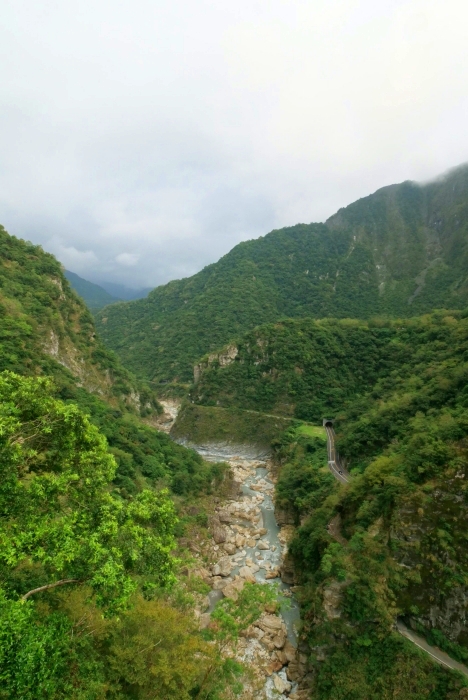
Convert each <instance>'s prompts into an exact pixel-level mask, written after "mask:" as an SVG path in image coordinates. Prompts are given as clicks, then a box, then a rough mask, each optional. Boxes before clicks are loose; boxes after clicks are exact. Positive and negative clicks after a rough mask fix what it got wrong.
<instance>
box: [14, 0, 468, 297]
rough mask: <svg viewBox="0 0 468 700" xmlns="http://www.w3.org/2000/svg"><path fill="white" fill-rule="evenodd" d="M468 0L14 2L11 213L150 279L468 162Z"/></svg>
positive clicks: (93, 275)
mask: <svg viewBox="0 0 468 700" xmlns="http://www.w3.org/2000/svg"><path fill="white" fill-rule="evenodd" d="M467 26H468V3H467V2H466V0H444V2H441V0H377V1H376V0H332V1H330V0H305V1H302V0H287V1H283V0H236V2H228V1H227V0H216V1H215V0H132V1H131V2H130V0H112V1H111V0H80V1H79V2H77V1H76V0H75V2H63V0H41V1H40V2H39V1H37V0H36V1H34V0H3V1H2V22H1V27H0V66H1V69H0V70H1V80H0V223H2V224H3V225H4V226H5V227H6V228H7V230H8V231H9V232H10V233H12V234H14V235H16V236H19V237H22V238H26V239H28V240H30V241H33V242H34V243H39V244H41V245H42V246H43V247H44V249H45V250H48V251H50V252H52V253H53V254H54V255H56V256H57V258H58V259H59V260H60V261H61V262H62V263H63V265H64V266H65V267H66V268H68V269H70V270H72V271H73V272H76V273H78V274H79V275H81V276H83V277H85V278H87V279H90V280H92V281H100V280H106V281H112V282H119V283H121V284H125V285H127V286H130V287H136V288H138V287H148V286H156V285H158V284H162V283H165V282H167V281H169V280H171V279H175V278H180V277H185V276H187V275H191V274H193V273H195V272H197V271H198V270H200V269H201V268H202V267H204V266H205V265H206V264H208V263H211V262H214V261H216V260H217V259H219V257H221V256H222V255H224V254H225V253H227V252H228V251H229V250H230V249H231V248H232V247H234V245H236V243H238V242H240V241H242V240H247V239H250V238H256V237H258V236H261V235H264V234H266V233H267V232H268V231H270V230H272V229H274V228H280V227H282V226H288V225H293V224H296V223H299V222H305V223H309V222H311V221H323V220H325V219H326V218H327V217H328V216H330V215H332V214H333V213H334V212H335V211H336V210H337V209H338V208H340V207H342V206H346V205H347V204H349V203H351V202H352V201H354V200H356V199H358V198H359V197H362V196H365V195H367V194H370V193H371V192H373V191H375V190H376V189H378V188H379V187H382V186H385V185H388V184H391V183H394V182H401V181H403V180H407V179H411V180H418V181H424V180H428V179H431V178H433V177H435V176H437V175H439V174H440V173H442V172H444V171H446V170H447V169H449V168H451V167H453V166H456V165H458V164H460V163H463V162H467V161H468V128H467V125H468V41H467V36H466V27H467Z"/></svg>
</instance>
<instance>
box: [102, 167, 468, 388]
mask: <svg viewBox="0 0 468 700" xmlns="http://www.w3.org/2000/svg"><path fill="white" fill-rule="evenodd" d="M467 246H468V166H462V167H460V168H458V169H456V170H454V171H452V172H450V173H449V174H448V175H447V176H445V177H444V178H441V179H440V180H438V181H435V182H433V183H430V184H425V185H419V184H417V183H413V182H405V183H402V184H400V185H392V186H390V187H385V188H383V189H381V190H378V191H377V192H376V193H375V194H373V195H370V196H369V197H365V198H364V199H361V200H359V201H357V202H355V203H354V204H352V205H350V206H348V207H346V208H345V209H341V210H340V211H339V212H338V213H337V214H336V215H335V216H333V217H331V218H330V219H329V220H328V221H327V222H326V223H325V224H307V225H306V224H299V225H297V226H293V227H290V228H284V229H281V230H278V231H273V232H271V233H269V234H268V235H266V236H264V237H262V238H259V239H257V240H253V241H248V242H245V243H241V244H239V245H237V246H236V247H235V248H234V249H233V250H232V251H231V252H230V253H228V254H227V255H225V256H224V257H223V258H221V260H219V261H218V262H217V263H215V264H213V265H209V266H208V267H206V268H205V269H204V270H202V271H201V272H200V273H198V274H196V275H194V276H193V277H190V278H187V279H183V280H179V281H174V282H170V283H169V284H167V285H164V286H162V287H158V288H156V289H155V290H153V291H152V292H151V293H150V294H149V296H148V297H147V298H146V299H142V300H138V301H135V302H131V303H126V304H119V305H117V306H110V307H106V308H105V309H104V310H102V311H101V312H99V314H98V318H97V323H98V328H99V332H100V333H101V335H102V337H103V339H104V340H105V342H106V344H107V345H108V346H109V347H111V348H112V349H113V350H115V351H116V352H117V353H118V354H119V356H120V358H121V359H122V361H123V362H124V364H125V366H127V367H128V368H129V369H131V370H132V371H134V372H135V373H136V374H138V375H139V376H141V377H146V378H147V379H150V380H154V381H156V382H160V383H161V384H162V385H164V384H167V383H170V382H175V383H176V384H177V383H182V384H187V383H190V382H191V380H192V366H193V364H194V363H195V362H196V360H197V359H198V358H199V357H201V356H202V355H204V354H205V353H207V352H210V351H214V350H216V349H217V348H219V347H221V346H222V345H224V344H225V343H227V342H229V341H230V340H232V339H235V338H237V337H238V336H239V335H240V334H241V333H243V332H245V331H247V330H249V329H252V328H254V327H255V326H257V325H259V324H262V323H268V322H274V321H276V320H278V319H283V318H285V317H312V318H323V317H331V316H333V317H337V318H344V317H352V318H361V319H368V318H371V317H373V316H377V315H389V316H397V317H409V316H415V315H418V314H421V313H425V312H427V311H430V310H432V309H434V308H453V309H461V308H464V307H466V306H467V305H468V282H467V270H468V247H467Z"/></svg>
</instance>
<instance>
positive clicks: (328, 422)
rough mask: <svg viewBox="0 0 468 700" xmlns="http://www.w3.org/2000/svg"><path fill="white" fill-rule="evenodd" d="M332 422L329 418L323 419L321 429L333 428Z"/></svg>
mask: <svg viewBox="0 0 468 700" xmlns="http://www.w3.org/2000/svg"><path fill="white" fill-rule="evenodd" d="M334 422H335V421H334V420H331V419H329V418H324V419H323V427H324V428H333V424H334Z"/></svg>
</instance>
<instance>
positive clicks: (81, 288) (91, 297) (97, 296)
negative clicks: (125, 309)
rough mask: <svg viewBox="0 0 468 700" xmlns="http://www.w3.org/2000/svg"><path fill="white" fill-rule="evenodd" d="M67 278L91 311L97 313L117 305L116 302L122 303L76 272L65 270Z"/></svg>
mask: <svg viewBox="0 0 468 700" xmlns="http://www.w3.org/2000/svg"><path fill="white" fill-rule="evenodd" d="M64 275H65V277H66V278H67V280H68V281H69V282H70V286H71V287H72V289H74V290H75V292H76V293H77V294H78V295H79V296H80V297H81V298H82V299H83V300H84V302H85V303H86V306H87V307H88V309H89V310H90V311H97V310H98V309H102V308H103V307H104V306H107V305H108V304H115V302H116V301H122V299H119V298H118V297H115V296H112V294H109V292H106V290H105V289H103V288H102V287H100V286H99V285H98V284H94V283H93V282H88V280H85V279H83V277H80V276H79V275H77V274H76V273H75V272H70V270H65V272H64Z"/></svg>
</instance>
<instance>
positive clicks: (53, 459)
mask: <svg viewBox="0 0 468 700" xmlns="http://www.w3.org/2000/svg"><path fill="white" fill-rule="evenodd" d="M0 341H1V344H0V698H1V699H2V700H3V699H5V700H20V699H21V700H100V699H101V700H103V699H104V698H109V699H110V700H111V699H114V700H127V699H130V698H132V699H134V700H145V699H146V698H149V697H153V695H154V688H157V692H158V697H161V700H163V699H166V700H171V699H172V698H174V697H177V698H180V699H181V700H182V699H183V700H190V698H193V697H194V693H196V692H197V690H198V688H199V687H200V684H201V683H202V682H203V684H204V687H205V688H206V690H207V692H210V693H212V694H211V695H210V697H212V698H213V700H214V699H215V698H216V699H218V698H219V700H221V698H224V697H226V696H224V695H223V689H224V687H225V686H226V685H227V686H229V685H230V682H231V676H232V674H231V676H230V675H229V673H228V674H226V673H224V658H223V657H222V656H221V655H220V654H218V651H217V647H216V646H213V644H209V643H208V642H207V641H205V640H204V639H203V638H202V636H201V634H200V632H199V630H198V626H197V624H196V622H195V618H194V615H193V614H192V612H191V609H192V608H193V606H194V605H195V601H196V600H199V598H200V599H201V600H202V599H203V596H201V595H200V596H199V598H197V596H198V595H199V594H198V593H197V590H196V587H197V582H195V584H193V585H192V584H191V583H190V582H188V577H187V576H186V577H185V579H183V580H180V579H179V578H178V577H176V574H177V573H178V571H177V570H178V562H177V560H174V558H173V552H174V548H175V547H176V545H177V543H176V539H175V535H176V534H178V535H179V536H180V535H181V534H183V532H184V527H185V526H186V525H187V523H192V527H194V525H193V523H195V522H196V520H195V515H194V516H193V517H192V518H190V517H189V516H188V515H187V514H185V512H184V509H187V510H188V507H189V506H188V504H190V505H191V507H192V508H194V510H195V514H198V513H202V512H204V511H202V509H201V508H200V507H194V506H193V504H194V503H197V504H198V503H202V502H203V499H208V498H209V494H210V493H211V491H212V489H213V488H216V489H217V492H219V488H220V485H221V482H222V480H223V476H224V474H225V469H224V465H220V464H208V463H206V462H204V461H203V460H202V458H201V457H200V456H199V455H198V454H197V453H196V452H194V451H193V450H189V449H186V448H185V447H182V446H181V445H177V444H175V443H174V442H173V441H172V440H171V439H170V438H169V436H168V435H165V434H163V433H160V432H158V431H157V430H155V429H154V428H153V427H151V426H150V425H149V424H148V423H149V422H150V421H153V420H154V419H155V418H156V417H157V414H158V411H160V406H159V404H158V403H157V401H156V398H155V396H154V394H153V392H152V391H151V390H150V389H149V388H148V387H147V386H145V385H144V384H143V383H142V382H140V381H137V380H136V379H135V377H134V376H133V375H131V374H130V373H129V372H128V371H127V370H126V369H124V368H123V367H122V366H121V365H120V362H119V360H118V359H117V358H116V357H115V355H114V354H113V353H112V352H111V351H109V350H107V349H106V348H105V347H104V346H103V345H102V343H101V342H100V341H99V339H98V338H97V337H96V333H95V328H94V324H93V319H92V317H91V315H90V312H89V311H88V309H87V308H86V306H85V305H84V303H83V301H82V300H81V299H80V298H79V297H77V296H76V295H75V293H74V292H73V291H72V290H71V289H70V286H69V284H68V281H67V280H66V279H65V277H64V276H63V274H62V271H61V268H60V265H59V263H58V262H57V260H55V258H53V256H51V255H48V254H47V253H44V251H43V250H42V249H41V248H40V247H38V246H33V245H31V244H30V243H27V242H25V241H22V240H19V239H17V238H15V237H13V236H9V235H8V234H7V233H6V231H5V230H4V229H3V228H2V229H0ZM143 419H144V420H145V421H146V422H144V421H143ZM176 502H177V506H176ZM176 511H177V512H178V513H182V514H183V515H184V524H182V523H179V522H178V518H177V515H176ZM205 520H206V515H205ZM205 520H204V519H203V518H202V519H201V523H204V522H205ZM198 583H200V582H198ZM162 642H163V643H162Z"/></svg>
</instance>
